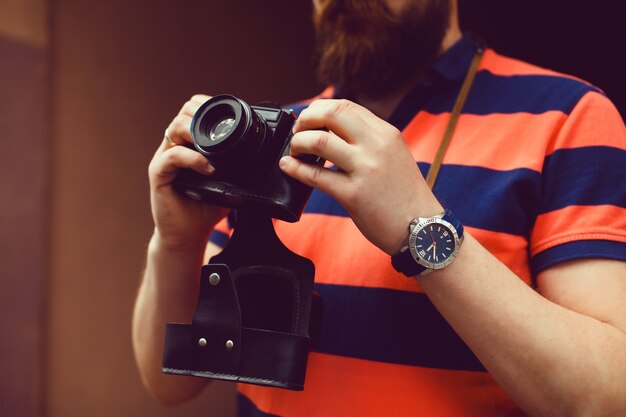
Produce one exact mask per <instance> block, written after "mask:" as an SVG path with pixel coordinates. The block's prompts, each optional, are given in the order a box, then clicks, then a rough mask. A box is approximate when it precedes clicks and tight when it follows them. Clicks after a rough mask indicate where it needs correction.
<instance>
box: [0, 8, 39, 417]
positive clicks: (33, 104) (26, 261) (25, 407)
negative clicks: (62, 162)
mask: <svg viewBox="0 0 626 417" xmlns="http://www.w3.org/2000/svg"><path fill="white" fill-rule="evenodd" d="M5 3H6V4H5ZM2 6H6V7H2ZM45 15H46V3H45V1H44V0H24V1H21V2H15V1H13V2H10V1H9V2H6V1H2V0H0V201H1V203H0V415H1V416H36V415H39V414H40V412H41V410H42V381H43V361H42V357H43V340H44V334H45V326H44V315H43V311H44V291H45V285H46V279H47V275H48V274H47V259H48V258H47V248H48V240H47V236H48V234H47V231H48V217H49V216H48V211H49V205H48V201H49V200H48V193H47V191H46V190H47V185H48V172H49V169H48V168H49V163H50V161H51V158H50V156H49V154H48V152H47V150H48V149H49V146H48V139H49V137H50V136H49V135H48V129H47V127H48V126H47V125H48V114H47V98H48V87H49V78H48V68H49V67H48V56H47V48H46V44H47V25H46V21H45V18H44V17H45Z"/></svg>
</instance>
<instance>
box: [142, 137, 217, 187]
mask: <svg viewBox="0 0 626 417" xmlns="http://www.w3.org/2000/svg"><path fill="white" fill-rule="evenodd" d="M182 168H189V169H192V170H194V171H196V172H197V173H199V174H204V175H210V174H212V173H213V172H214V171H215V169H214V168H213V166H212V165H211V164H210V163H209V161H208V160H207V159H206V158H205V157H204V156H202V154H200V153H198V152H196V151H194V150H192V149H189V148H187V147H185V146H173V147H170V148H169V149H167V150H165V151H164V152H162V153H160V154H156V155H155V156H154V158H152V162H150V167H149V174H150V179H151V181H154V182H155V183H156V184H157V185H159V184H161V185H162V184H165V183H169V182H171V181H172V180H173V179H174V177H175V176H176V174H177V173H178V171H179V170H180V169H182Z"/></svg>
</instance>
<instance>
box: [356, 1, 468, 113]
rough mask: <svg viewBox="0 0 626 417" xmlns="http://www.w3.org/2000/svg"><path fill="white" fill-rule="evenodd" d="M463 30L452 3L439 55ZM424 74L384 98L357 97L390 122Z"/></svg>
mask: <svg viewBox="0 0 626 417" xmlns="http://www.w3.org/2000/svg"><path fill="white" fill-rule="evenodd" d="M461 36H462V34H461V29H460V28H459V21H458V18H457V8H456V2H452V13H451V14H450V26H449V27H448V30H447V31H446V34H445V36H444V37H443V41H442V42H441V50H440V52H439V54H440V55H441V54H443V53H444V52H446V51H447V50H448V49H450V47H452V45H454V44H455V43H456V42H457V41H458V40H459V39H461ZM423 79H424V74H419V75H417V76H416V78H415V79H414V80H411V82H410V83H409V84H407V85H404V86H402V87H401V88H399V89H397V90H395V91H393V92H392V93H390V94H388V95H386V96H385V97H382V98H377V99H368V98H367V97H359V96H357V97H355V98H356V99H357V101H358V102H359V103H361V105H363V106H364V107H366V108H367V109H369V110H370V111H371V112H372V113H374V114H375V115H376V116H378V117H380V118H381V119H385V120H388V119H389V116H391V113H392V112H393V111H394V110H395V109H396V107H398V104H400V101H402V99H403V98H404V96H405V95H406V93H407V91H408V90H410V89H411V88H412V87H414V86H415V85H417V84H418V83H420V82H421V81H423Z"/></svg>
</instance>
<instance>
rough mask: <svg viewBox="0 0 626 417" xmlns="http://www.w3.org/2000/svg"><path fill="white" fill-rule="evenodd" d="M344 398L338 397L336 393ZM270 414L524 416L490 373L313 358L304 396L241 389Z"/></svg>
mask: <svg viewBox="0 0 626 417" xmlns="http://www.w3.org/2000/svg"><path fill="white" fill-rule="evenodd" d="M335 389H336V390H337V392H340V394H337V395H333V392H335ZM239 392H241V393H242V394H244V395H245V396H246V397H248V398H250V399H251V400H252V401H253V402H254V403H255V404H256V406H257V407H258V408H259V409H260V410H261V411H264V412H266V413H272V414H276V415H279V416H282V417H307V416H320V415H322V416H359V417H367V416H385V417H405V416H406V417H409V416H410V417H414V416H429V417H449V416H463V417H491V416H493V417H496V416H498V417H500V416H503V415H506V416H509V417H517V416H524V414H523V413H522V412H521V410H519V408H517V407H516V406H515V405H514V404H513V403H512V402H511V400H510V399H508V398H507V396H506V394H505V393H504V391H503V390H502V389H501V388H500V387H499V386H498V385H497V384H496V383H495V382H494V381H493V379H492V378H491V376H490V375H489V374H488V373H486V372H468V371H448V370H440V369H428V368H418V367H411V366H403V365H389V364H382V363H377V362H372V361H366V360H360V359H351V358H343V357H338V356H333V355H325V354H321V353H315V352H314V353H311V354H310V355H309V367H308V370H307V377H306V382H305V390H304V391H302V392H294V391H285V390H281V389H278V388H265V387H259V386H255V385H239Z"/></svg>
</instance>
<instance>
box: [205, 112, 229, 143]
mask: <svg viewBox="0 0 626 417" xmlns="http://www.w3.org/2000/svg"><path fill="white" fill-rule="evenodd" d="M234 127H235V119H233V118H232V117H225V118H223V119H222V120H220V121H219V122H217V125H215V126H213V127H212V128H211V132H210V133H209V138H210V139H211V140H212V141H216V140H221V139H223V138H225V137H226V136H228V134H229V133H230V132H231V131H232V130H233V128H234Z"/></svg>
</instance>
